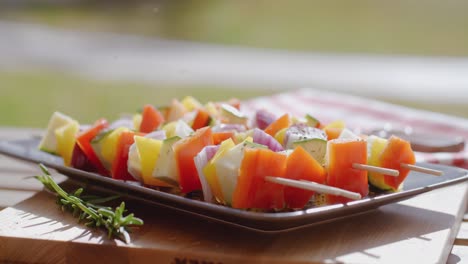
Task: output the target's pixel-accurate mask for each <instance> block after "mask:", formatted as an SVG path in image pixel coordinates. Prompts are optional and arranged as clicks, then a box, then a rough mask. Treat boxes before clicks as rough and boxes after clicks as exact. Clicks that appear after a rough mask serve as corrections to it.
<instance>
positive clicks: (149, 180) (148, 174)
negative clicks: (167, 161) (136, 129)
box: [135, 136, 170, 187]
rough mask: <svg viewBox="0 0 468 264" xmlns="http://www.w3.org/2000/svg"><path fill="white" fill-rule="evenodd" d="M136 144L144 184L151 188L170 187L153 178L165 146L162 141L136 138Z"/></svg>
mask: <svg viewBox="0 0 468 264" xmlns="http://www.w3.org/2000/svg"><path fill="white" fill-rule="evenodd" d="M135 144H136V147H137V151H138V154H139V155H140V164H141V177H142V179H143V183H144V184H146V185H151V186H163V187H169V186H170V185H169V184H167V183H165V182H163V181H160V180H158V179H156V178H153V175H152V174H153V170H154V167H156V163H157V162H158V158H159V152H160V151H161V147H162V144H163V141H162V140H157V139H152V138H145V137H142V136H135Z"/></svg>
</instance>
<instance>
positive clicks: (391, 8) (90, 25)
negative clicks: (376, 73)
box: [0, 0, 468, 56]
mask: <svg viewBox="0 0 468 264" xmlns="http://www.w3.org/2000/svg"><path fill="white" fill-rule="evenodd" d="M32 2H33V1H32ZM85 2H87V3H88V4H79V5H76V4H68V5H67V4H56V5H44V4H43V5H40V4H30V5H21V4H19V5H18V6H17V7H16V8H12V9H8V10H3V12H2V11H1V10H0V13H1V14H0V15H3V17H7V18H10V19H16V20H22V21H30V22H40V23H46V24H49V25H54V26H59V27H65V28H74V29H80V30H95V31H113V32H125V33H134V34H144V35H151V36H159V37H163V38H170V39H182V40H191V41H201V42H212V43H220V44H227V45H244V46H253V47H261V48H274V49H288V50H303V51H319V52H352V53H356V52H358V53H384V54H416V55H443V56H461V55H464V56H466V55H468V34H466V32H467V28H468V15H466V10H467V9H468V2H467V1H436V0H419V1H417V0H416V1H406V0H395V1H373V0H357V1H320V2H316V1H308V0H299V1H294V2H290V1H269V0H259V1H218V0H216V1H176V0H170V1H142V0H140V1H117V2H115V1H93V0H89V1H85ZM0 9H1V8H0Z"/></svg>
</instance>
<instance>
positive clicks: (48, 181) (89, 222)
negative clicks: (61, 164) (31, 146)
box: [34, 164, 143, 243]
mask: <svg viewBox="0 0 468 264" xmlns="http://www.w3.org/2000/svg"><path fill="white" fill-rule="evenodd" d="M39 167H40V168H41V170H42V172H43V174H42V175H38V176H34V177H35V178H36V179H37V180H39V181H40V182H41V183H42V184H43V185H44V186H45V187H46V188H47V189H48V190H50V191H52V192H54V193H56V194H57V204H58V205H59V206H60V207H61V209H62V211H68V212H71V213H72V215H73V216H74V217H78V221H79V222H81V221H85V225H86V226H89V227H101V228H105V229H106V230H107V234H108V236H109V238H113V237H115V238H118V239H120V240H122V241H124V242H125V243H130V235H129V231H130V230H129V227H131V226H141V225H143V220H141V219H140V218H138V217H135V216H134V214H133V213H131V214H128V215H126V216H124V213H125V212H126V210H125V203H124V202H122V203H121V204H120V206H118V207H116V208H115V210H113V209H112V208H111V207H107V206H103V205H102V204H103V203H106V202H109V201H112V200H115V199H116V198H118V196H110V197H103V198H101V197H98V196H90V195H88V196H85V195H82V194H83V191H84V190H83V188H79V189H77V190H76V191H74V192H72V193H67V192H66V191H65V190H63V189H62V188H61V187H60V186H59V185H58V184H57V183H56V182H55V181H54V179H53V178H52V176H51V175H50V172H49V170H48V169H47V167H46V166H44V165H43V164H39Z"/></svg>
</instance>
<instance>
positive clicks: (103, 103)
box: [0, 0, 468, 127]
mask: <svg viewBox="0 0 468 264" xmlns="http://www.w3.org/2000/svg"><path fill="white" fill-rule="evenodd" d="M467 10H468V2H467V1H401V0H398V1H370V0H368V1H326V2H316V1H124V0H121V1H92V0H85V1H73V0H68V1H26V0H23V1H14V0H11V1H3V2H2V3H1V4H0V18H1V20H3V21H15V22H28V23H37V24H43V25H48V26H51V27H58V28H62V29H72V30H80V31H93V32H116V33H125V34H134V35H143V36H150V37H158V38H164V39H175V40H187V41H196V42H208V43H217V44H223V45H232V46H238V45H239V46H248V47H256V48H265V49H280V50H290V51H311V52H326V53H345V54H350V53H357V54H386V55H418V56H451V57H464V56H467V55H468V34H466V33H467V32H468V31H467V29H468V16H467V15H466V14H467V12H466V11H467ZM51 52H53V51H51ZM242 88H243V90H242V92H239V90H238V89H237V88H236V87H210V86H202V87H200V86H199V85H195V86H193V85H189V84H184V85H168V84H158V83H151V84H150V83H148V82H125V81H115V80H96V79H91V78H85V77H83V76H82V75H77V74H74V73H73V72H62V71H56V70H50V69H41V68H38V67H28V66H27V65H26V66H24V65H22V67H14V68H13V67H12V68H9V67H2V68H0V91H1V96H0V110H1V111H2V114H1V115H0V125H1V126H33V127H34V126H36V127H42V126H45V123H46V122H47V119H48V117H49V116H50V114H51V113H52V112H53V111H55V110H60V111H63V112H65V113H67V114H69V115H71V116H73V117H75V118H76V119H78V120H83V122H91V121H92V120H94V119H96V118H99V117H101V116H106V117H109V118H114V117H117V115H118V114H119V113H121V112H129V111H130V112H131V111H134V110H136V109H138V108H139V107H141V105H142V104H144V103H154V104H164V103H165V102H167V101H168V100H169V99H170V98H172V97H183V96H184V95H188V94H190V95H194V96H195V97H197V98H200V100H201V101H207V100H218V99H219V100H221V99H226V98H229V97H233V96H235V97H239V98H241V99H243V98H251V97H255V96H259V95H267V94H271V93H274V92H278V91H280V90H272V89H245V88H246V87H242ZM380 99H383V100H388V101H391V102H394V103H399V104H403V105H409V106H412V107H418V108H423V109H429V110H434V111H440V112H444V113H448V114H454V115H459V116H464V117H468V111H466V110H467V109H466V106H465V104H452V103H447V104H438V105H432V104H427V103H422V102H418V101H408V100H404V99H398V100H395V99H394V98H393V99H392V98H380Z"/></svg>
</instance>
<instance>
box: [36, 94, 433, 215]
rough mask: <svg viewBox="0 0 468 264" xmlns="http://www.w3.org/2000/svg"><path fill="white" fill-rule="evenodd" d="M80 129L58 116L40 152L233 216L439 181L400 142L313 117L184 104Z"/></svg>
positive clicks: (149, 109) (234, 103) (146, 110)
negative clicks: (424, 177)
mask: <svg viewBox="0 0 468 264" xmlns="http://www.w3.org/2000/svg"><path fill="white" fill-rule="evenodd" d="M250 127H253V129H249V130H248V128H250ZM79 130H80V126H79V124H78V122H77V121H75V120H73V119H72V118H70V117H67V116H65V115H63V114H60V113H54V114H53V116H52V118H51V120H50V121H49V125H48V130H47V133H46V136H45V137H44V138H43V140H42V141H41V143H40V146H39V147H40V149H41V150H44V151H47V152H50V153H53V154H57V155H60V156H62V157H63V158H64V163H65V164H66V165H68V166H72V167H75V168H78V169H82V170H86V171H92V172H97V173H100V174H102V175H105V176H110V177H112V178H114V179H117V180H126V181H140V182H142V183H143V184H144V185H146V186H151V187H157V188H163V189H165V190H167V189H168V188H172V189H176V190H179V191H180V192H181V193H183V194H187V193H191V192H193V191H200V190H201V191H202V192H203V197H204V200H205V201H208V202H217V203H221V204H225V205H228V206H232V207H234V208H243V209H247V208H255V209H283V208H293V209H301V208H303V207H305V206H306V205H307V204H308V203H309V201H310V199H311V198H312V197H314V191H316V192H318V193H325V194H327V195H326V198H327V203H340V202H347V201H350V200H355V199H360V198H361V197H365V196H367V195H368V192H369V189H368V184H369V183H370V184H372V185H374V186H376V187H377V188H380V189H382V190H391V191H397V190H398V189H399V188H400V186H401V184H402V182H403V181H404V179H405V178H406V176H407V174H408V172H409V170H415V169H419V170H423V172H426V173H432V174H438V173H439V172H438V171H430V170H427V169H426V171H424V168H419V167H417V166H416V167H415V166H414V163H415V159H414V153H413V152H412V150H411V147H410V145H409V143H408V142H407V141H404V140H402V139H399V138H396V137H392V138H390V139H389V140H388V141H387V140H385V139H380V138H376V137H374V136H370V137H368V138H367V137H359V136H356V135H354V134H353V133H352V132H350V131H349V130H347V129H344V125H343V124H342V122H334V123H331V124H329V125H328V126H322V125H321V124H320V122H319V121H318V120H317V119H315V118H313V117H311V116H310V115H306V116H305V118H303V119H298V118H293V117H291V116H290V115H288V114H285V115H283V116H281V117H279V118H275V117H274V116H273V115H271V114H269V113H268V112H266V111H264V110H259V111H257V113H256V115H255V119H254V120H253V121H252V120H249V119H248V118H247V117H246V116H245V115H244V114H242V113H241V112H240V111H239V104H238V101H231V102H230V103H208V104H206V105H204V106H203V105H201V104H200V103H199V102H198V101H197V100H195V99H194V98H192V97H187V98H185V99H184V100H182V101H181V102H179V101H177V100H173V101H172V102H171V104H170V106H169V107H167V108H164V109H156V108H154V107H153V106H151V105H146V106H145V107H144V108H143V111H142V113H141V114H136V115H134V116H133V118H123V119H120V120H117V121H115V122H113V123H111V124H109V123H108V122H107V121H106V120H105V119H100V120H98V121H96V122H95V123H94V124H93V125H92V126H90V127H87V128H84V129H82V130H81V131H79ZM331 138H334V139H331ZM368 171H369V172H368Z"/></svg>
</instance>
